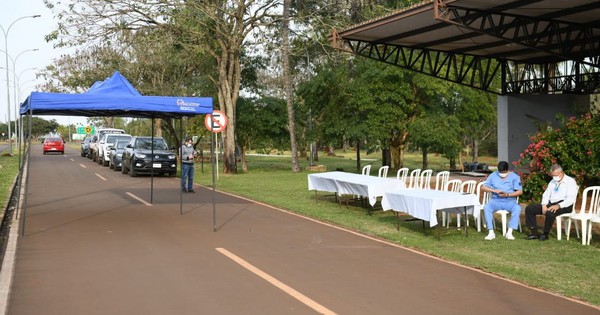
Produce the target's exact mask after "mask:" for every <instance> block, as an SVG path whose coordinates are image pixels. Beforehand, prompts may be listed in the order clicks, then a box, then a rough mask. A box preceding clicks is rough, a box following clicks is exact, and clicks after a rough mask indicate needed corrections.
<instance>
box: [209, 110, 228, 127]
mask: <svg viewBox="0 0 600 315" xmlns="http://www.w3.org/2000/svg"><path fill="white" fill-rule="evenodd" d="M228 122H229V120H228V119H227V116H226V115H225V113H223V112H222V111H220V110H214V111H213V112H212V114H209V115H206V118H204V126H206V129H208V130H209V131H212V132H221V131H223V130H225V127H227V124H228Z"/></svg>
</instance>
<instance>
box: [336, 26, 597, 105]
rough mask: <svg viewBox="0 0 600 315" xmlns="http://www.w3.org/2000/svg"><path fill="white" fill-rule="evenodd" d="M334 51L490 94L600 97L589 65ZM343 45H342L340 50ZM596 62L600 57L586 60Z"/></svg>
mask: <svg viewBox="0 0 600 315" xmlns="http://www.w3.org/2000/svg"><path fill="white" fill-rule="evenodd" d="M333 37H334V40H333V42H334V47H336V48H338V49H343V50H346V51H349V52H351V53H354V54H356V55H359V56H363V57H367V58H370V59H374V60H377V61H380V62H385V63H387V64H391V65H394V66H398V67H400V68H404V69H408V70H412V71H416V72H419V73H423V74H426V75H429V76H433V77H436V78H440V79H444V80H447V81H450V82H454V83H458V84H462V85H466V86H469V87H472V88H476V89H479V90H483V91H487V92H491V93H494V94H500V95H504V94H558V93H573V94H592V93H598V92H600V71H599V69H598V68H595V67H592V66H589V65H588V63H589V62H588V63H580V62H576V61H563V62H560V63H549V64H528V63H519V62H514V61H509V60H503V59H495V58H487V57H481V56H473V55H467V54H455V53H448V52H443V51H436V50H431V49H422V48H412V47H405V46H400V45H387V44H377V43H373V42H366V41H358V40H347V39H341V38H340V37H339V36H338V35H337V34H334V36H333ZM342 45H343V46H342ZM589 60H590V62H592V63H597V62H598V61H599V60H600V58H599V57H594V58H590V59H589Z"/></svg>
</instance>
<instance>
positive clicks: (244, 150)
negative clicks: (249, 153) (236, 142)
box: [242, 146, 248, 173]
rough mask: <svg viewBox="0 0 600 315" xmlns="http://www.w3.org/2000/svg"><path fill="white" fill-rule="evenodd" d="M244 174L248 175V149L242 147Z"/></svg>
mask: <svg viewBox="0 0 600 315" xmlns="http://www.w3.org/2000/svg"><path fill="white" fill-rule="evenodd" d="M242 172H244V173H248V163H246V147H244V146H243V147H242Z"/></svg>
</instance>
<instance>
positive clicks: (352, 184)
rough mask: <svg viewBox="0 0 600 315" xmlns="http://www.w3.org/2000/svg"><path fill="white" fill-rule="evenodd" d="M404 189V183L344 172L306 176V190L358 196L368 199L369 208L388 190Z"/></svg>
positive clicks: (392, 179)
mask: <svg viewBox="0 0 600 315" xmlns="http://www.w3.org/2000/svg"><path fill="white" fill-rule="evenodd" d="M404 188H406V185H405V184H404V182H402V181H399V180H397V179H394V178H381V177H375V176H369V175H361V174H354V173H346V172H326V173H319V174H309V175H308V189H309V190H320V191H327V192H335V193H337V194H338V195H358V196H362V197H366V198H368V199H369V204H370V205H371V206H373V205H375V202H377V197H381V196H383V194H384V192H386V191H388V190H399V189H404Z"/></svg>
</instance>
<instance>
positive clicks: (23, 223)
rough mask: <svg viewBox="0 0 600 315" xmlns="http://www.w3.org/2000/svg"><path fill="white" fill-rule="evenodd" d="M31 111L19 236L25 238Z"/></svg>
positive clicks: (30, 114)
mask: <svg viewBox="0 0 600 315" xmlns="http://www.w3.org/2000/svg"><path fill="white" fill-rule="evenodd" d="M32 115H33V113H32V110H31V109H30V110H29V135H28V136H27V138H28V139H29V141H28V145H27V150H26V151H27V154H26V155H27V161H26V162H25V164H26V165H27V167H25V169H26V172H25V175H26V176H25V195H24V196H23V212H22V216H21V236H22V237H24V236H25V219H26V218H27V192H28V191H29V165H30V164H31V159H30V157H31V129H32V128H31V124H32V120H33V118H32Z"/></svg>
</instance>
